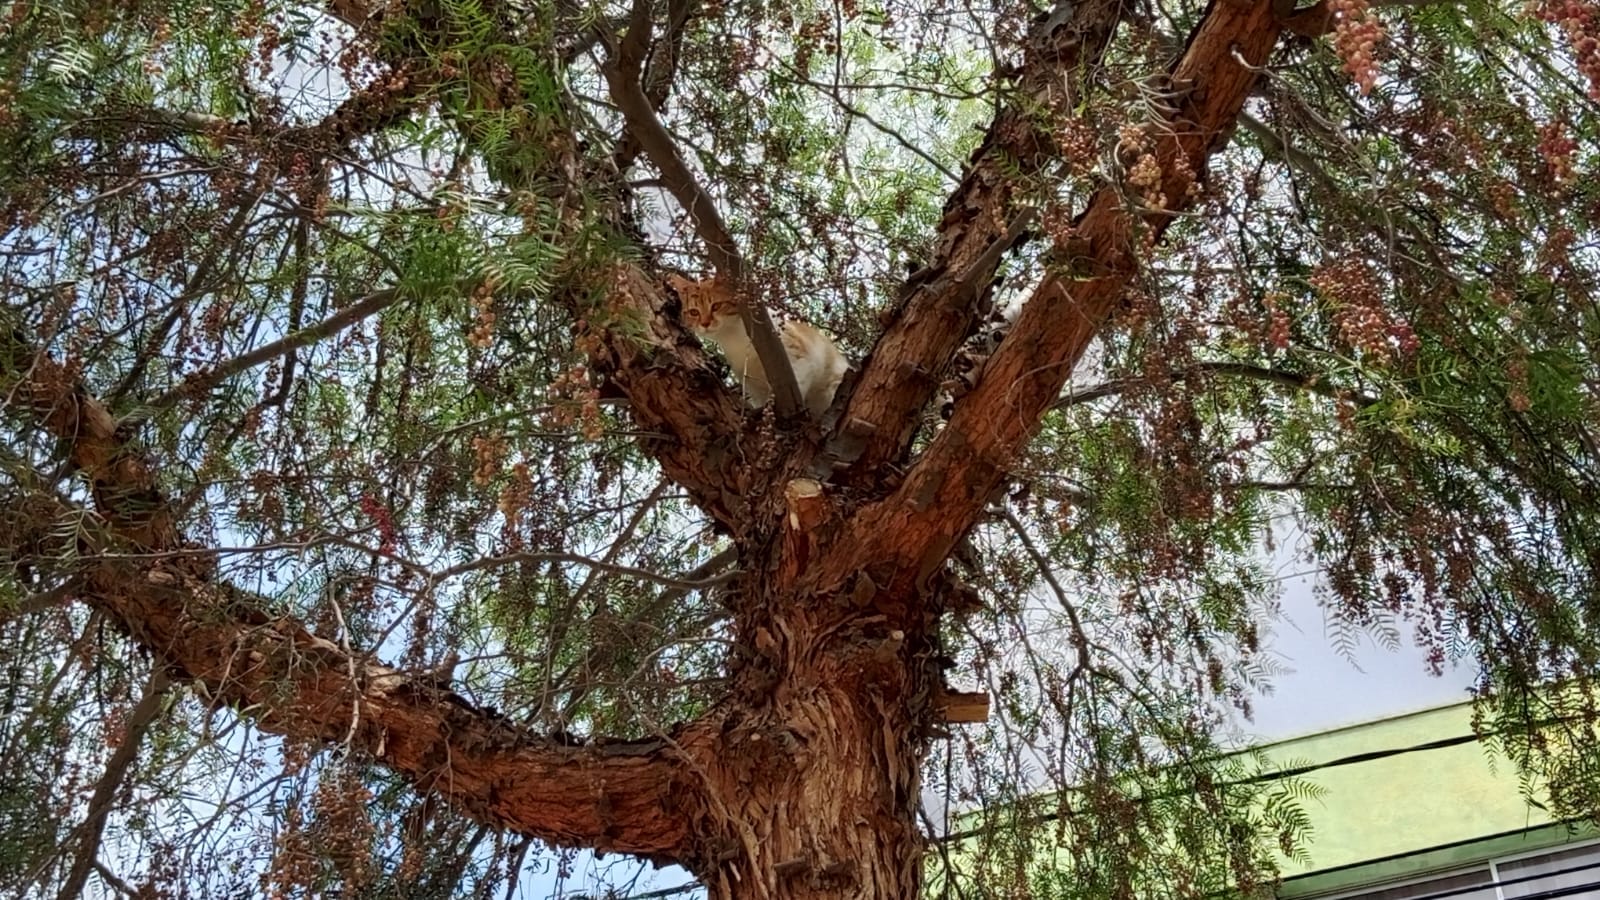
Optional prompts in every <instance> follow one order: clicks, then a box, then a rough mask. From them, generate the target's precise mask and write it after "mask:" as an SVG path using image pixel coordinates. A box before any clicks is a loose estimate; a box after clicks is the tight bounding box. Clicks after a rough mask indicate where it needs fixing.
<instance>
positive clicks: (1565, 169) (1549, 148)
mask: <svg viewBox="0 0 1600 900" xmlns="http://www.w3.org/2000/svg"><path fill="white" fill-rule="evenodd" d="M1538 149H1539V158H1540V159H1543V160H1544V164H1545V167H1546V168H1548V169H1549V170H1550V177H1551V178H1554V179H1555V181H1556V183H1557V184H1560V183H1562V182H1564V181H1569V180H1571V178H1572V174H1573V168H1572V163H1573V155H1574V154H1576V153H1577V152H1578V142H1577V141H1575V140H1573V139H1572V138H1571V137H1570V136H1569V135H1568V134H1567V128H1566V126H1565V125H1563V124H1562V123H1561V122H1559V121H1556V122H1551V123H1550V124H1548V125H1542V126H1540V128H1539V148H1538Z"/></svg>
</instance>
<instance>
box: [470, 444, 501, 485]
mask: <svg viewBox="0 0 1600 900" xmlns="http://www.w3.org/2000/svg"><path fill="white" fill-rule="evenodd" d="M505 458H506V436H505V433H504V432H501V431H491V432H489V433H488V434H480V435H478V436H476V437H474V438H473V439H472V460H473V467H472V483H473V484H475V485H477V486H478V487H483V486H484V485H486V484H488V483H489V482H491V481H493V480H494V478H495V476H496V475H499V474H500V466H501V465H502V464H503V463H504V462H505Z"/></svg>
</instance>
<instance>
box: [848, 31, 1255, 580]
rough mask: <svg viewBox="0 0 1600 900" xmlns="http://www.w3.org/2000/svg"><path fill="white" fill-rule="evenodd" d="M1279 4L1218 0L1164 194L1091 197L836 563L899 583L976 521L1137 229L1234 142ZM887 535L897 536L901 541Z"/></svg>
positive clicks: (1107, 306) (1200, 40)
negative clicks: (991, 347) (977, 367)
mask: <svg viewBox="0 0 1600 900" xmlns="http://www.w3.org/2000/svg"><path fill="white" fill-rule="evenodd" d="M1273 6H1274V3H1273V2H1272V0H1256V2H1254V3H1249V2H1246V0H1230V2H1222V0H1218V2H1214V3H1212V4H1211V7H1210V9H1209V10H1208V11H1207V13H1206V17H1205V19H1204V20H1203V21H1202V22H1201V24H1200V26H1199V27H1198V28H1197V29H1196V30H1195V32H1194V33H1193V34H1192V35H1191V36H1190V39H1189V42H1188V45H1187V48H1186V49H1185V51H1184V54H1183V56H1182V58H1181V59H1180V60H1179V61H1178V63H1177V65H1176V66H1175V67H1174V69H1173V70H1172V72H1171V73H1170V75H1169V79H1170V83H1171V84H1174V85H1181V86H1183V92H1182V93H1181V94H1179V95H1178V96H1177V99H1178V103H1177V104H1176V108H1175V109H1174V111H1173V112H1172V114H1171V115H1170V116H1169V117H1168V119H1167V121H1165V122H1164V123H1162V126H1161V127H1160V129H1159V130H1158V132H1157V133H1156V134H1155V135H1154V136H1155V137H1156V141H1155V151H1154V153H1155V162H1156V164H1157V166H1158V167H1159V169H1160V171H1161V172H1162V176H1163V177H1162V181H1161V184H1160V186H1159V187H1160V193H1161V195H1163V196H1164V197H1166V198H1170V199H1169V200H1168V203H1169V205H1168V206H1167V207H1165V208H1156V207H1154V206H1153V205H1152V206H1145V207H1141V208H1134V207H1133V206H1131V205H1130V203H1129V201H1128V200H1127V198H1126V197H1124V196H1123V194H1122V193H1121V192H1120V191H1119V190H1118V189H1116V188H1115V187H1106V188H1102V189H1101V190H1100V191H1098V192H1097V193H1096V194H1095V195H1094V196H1093V197H1092V198H1091V199H1090V202H1089V205H1088V208H1087V209H1086V210H1085V211H1084V213H1083V214H1082V215H1081V216H1079V217H1078V219H1077V220H1076V221H1075V222H1074V231H1075V240H1074V242H1073V244H1072V246H1070V247H1061V248H1058V252H1060V253H1061V255H1062V256H1063V257H1065V258H1063V259H1062V260H1061V261H1060V264H1059V267H1058V268H1057V269H1056V270H1055V271H1053V272H1052V273H1050V274H1049V275H1047V276H1046V278H1045V279H1044V281H1043V282H1042V283H1041V284H1040V285H1039V287H1038V289H1037V290H1035V291H1034V293H1033V295H1032V296H1031V297H1030V298H1029V299H1028V300H1027V302H1026V303H1025V304H1024V306H1023V308H1022V312H1021V314H1020V315H1019V316H1018V318H1017V321H1016V323H1015V324H1014V325H1013V326H1012V328H1011V332H1010V334H1009V335H1008V337H1007V338H1006V339H1005V340H1004V341H1003V342H1002V343H1001V345H1000V349H999V350H997V351H996V352H995V354H994V355H993V356H992V357H991V358H990V359H989V362H988V364H987V365H986V366H985V368H984V371H983V376H982V379H981V380H980V381H979V382H978V385H977V386H976V387H975V388H974V389H973V390H972V392H971V393H969V394H967V395H966V396H965V397H963V398H962V399H961V400H960V401H959V402H958V403H957V404H956V407H955V412H954V413H953V414H952V416H951V418H950V422H949V424H948V425H947V426H946V428H945V430H944V431H943V432H941V433H940V434H939V436H938V437H937V438H935V439H934V441H933V443H932V444H931V445H930V446H929V447H928V450H927V451H926V452H925V453H923V454H922V456H921V458H920V459H919V460H918V461H917V463H916V465H915V466H914V467H913V468H912V470H911V472H910V473H909V474H908V476H907V477H906V480H905V482H904V483H903V484H902V485H901V486H900V488H899V489H898V490H897V491H896V492H895V493H894V494H892V495H890V496H889V497H888V498H887V499H885V500H884V501H882V502H881V503H879V504H877V505H875V506H874V507H871V508H869V509H867V510H865V511H863V514H862V515H860V516H859V517H858V519H857V522H856V523H855V527H856V536H857V537H858V538H859V540H858V541H854V542H851V541H845V542H841V545H842V548H843V549H841V551H840V552H841V553H843V554H845V555H846V556H847V559H845V560H837V561H834V565H832V566H831V567H830V568H832V569H834V570H837V571H853V570H854V569H855V568H858V567H869V569H870V568H872V567H875V566H882V567H883V568H885V569H888V570H889V571H890V572H892V573H893V575H892V577H893V578H895V579H897V580H899V581H914V580H917V579H921V578H926V577H928V576H930V575H931V573H932V572H933V570H934V569H935V568H936V567H937V566H938V565H939V564H941V563H942V561H943V559H944V558H945V556H946V555H947V554H948V553H949V551H950V549H951V548H952V547H953V546H954V545H955V542H956V541H957V540H958V539H959V538H960V537H961V535H963V534H965V533H966V531H967V529H969V528H970V527H971V526H972V524H973V523H974V522H975V521H976V520H977V518H978V516H979V515H980V514H981V513H982V511H983V509H984V506H985V504H986V503H987V502H988V499H989V497H990V496H991V494H993V492H994V491H995V489H996V488H997V487H998V486H999V485H1000V484H1001V483H1002V481H1003V479H1004V478H1005V477H1006V472H1007V468H1008V467H1009V466H1010V465H1011V464H1012V462H1013V460H1015V458H1016V457H1017V455H1018V454H1019V453H1020V452H1021V450H1022V448H1023V446H1024V445H1025V444H1026V443H1027V441H1029V440H1030V439H1031V438H1032V437H1033V434H1034V432H1035V430H1036V429H1037V428H1038V426H1039V421H1040V419H1041V418H1042V417H1043V415H1044V413H1045V412H1046V411H1047V410H1048V409H1049V408H1050V407H1051V406H1052V405H1053V404H1054V403H1055V402H1056V399H1057V397H1058V396H1059V395H1060V393H1061V389H1062V387H1063V385H1065V384H1066V381H1067V378H1068V377H1069V376H1070V375H1071V374H1072V370H1073V368H1074V367H1075V366H1076V364H1077V362H1078V360H1079V359H1080V358H1081V357H1082V355H1083V352H1084V350H1085V349H1087V348H1088V346H1089V343H1090V342H1091V341H1092V340H1093V339H1094V337H1095V336H1096V335H1097V334H1098V333H1099V331H1100V328H1101V327H1102V326H1103V325H1104V323H1105V322H1106V320H1107V318H1108V317H1109V316H1110V314H1111V312H1112V310H1113V309H1115V307H1116V305H1117V303H1118V302H1120V300H1121V297H1122V294H1123V290H1124V288H1125V287H1126V285H1127V284H1128V281H1129V279H1130V278H1131V277H1132V276H1133V274H1134V272H1135V269H1136V264H1137V257H1136V256H1135V245H1136V240H1137V239H1139V238H1142V239H1143V240H1144V241H1146V242H1148V241H1152V240H1154V239H1157V238H1159V237H1160V236H1161V234H1162V232H1163V231H1164V230H1165V229H1166V227H1167V226H1168V225H1169V224H1171V222H1172V221H1173V220H1174V219H1175V218H1176V213H1177V212H1178V211H1179V210H1180V209H1181V208H1182V207H1184V206H1186V205H1187V204H1188V203H1190V202H1192V198H1193V197H1195V196H1198V195H1199V191H1198V187H1199V186H1198V185H1197V184H1196V180H1197V179H1198V178H1200V177H1201V176H1202V175H1203V173H1204V172H1205V168H1206V161H1207V160H1208V158H1209V157H1210V155H1211V154H1212V153H1214V152H1215V151H1216V150H1217V149H1218V148H1220V147H1221V146H1223V145H1224V144H1225V143H1226V139H1227V136H1228V134H1229V132H1230V130H1231V129H1232V128H1233V126H1234V123H1235V121H1236V120H1237V117H1238V115H1239V111H1240V109H1242V108H1243V105H1244V101H1245V98H1246V97H1247V96H1249V92H1250V89H1251V87H1252V86H1253V85H1254V83H1255V80H1256V77H1257V73H1258V72H1259V71H1260V68H1261V66H1262V65H1264V64H1265V62H1266V60H1267V57H1268V56H1269V55H1270V54H1271V52H1272V49H1273V47H1274V46H1275V45H1276V44H1277V39H1278V33H1279V25H1278V22H1277V20H1276V19H1275V17H1274V14H1273ZM881 535H893V536H894V545H893V546H886V545H885V543H886V542H885V541H883V540H881V539H878V536H881ZM908 553H911V554H914V558H907V554H908ZM885 561H888V562H885ZM894 566H899V567H900V568H898V569H895V568H893V567H894ZM885 577H889V575H888V573H886V575H885ZM903 586H905V587H910V584H905V585H903Z"/></svg>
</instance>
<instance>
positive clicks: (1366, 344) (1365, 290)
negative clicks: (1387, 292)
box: [1311, 258, 1420, 360]
mask: <svg viewBox="0 0 1600 900" xmlns="http://www.w3.org/2000/svg"><path fill="white" fill-rule="evenodd" d="M1311 284H1312V286H1313V287H1315V288H1316V289H1317V291H1318V292H1319V293H1321V294H1322V295H1323V296H1324V297H1326V298H1328V299H1329V300H1330V301H1332V302H1333V304H1334V312H1333V319H1334V323H1335V324H1336V325H1337V326H1338V328H1339V338H1340V340H1342V341H1343V342H1344V343H1345V344H1346V345H1348V346H1349V347H1351V348H1352V349H1354V350H1358V351H1361V352H1362V353H1364V354H1366V355H1368V356H1369V357H1371V358H1372V359H1373V360H1380V359H1386V358H1389V357H1391V356H1394V355H1395V354H1396V353H1398V354H1399V355H1400V356H1410V355H1412V354H1414V353H1416V352H1417V350H1418V348H1419V347H1420V342H1419V341H1418V339H1417V335H1416V332H1415V331H1413V330H1412V328H1411V324H1410V323H1409V322H1407V321H1406V320H1405V319H1404V318H1403V317H1401V316H1398V315H1395V314H1393V313H1390V312H1389V311H1388V310H1386V309H1385V308H1384V305H1383V292H1382V288H1381V285H1380V284H1379V282H1378V280H1377V279H1376V278H1375V277H1373V275H1372V272H1371V271H1369V270H1368V269H1367V267H1366V266H1365V265H1363V264H1362V263H1361V262H1360V261H1359V260H1355V259H1350V258H1345V259H1338V260H1334V261H1333V262H1330V263H1327V264H1325V265H1323V266H1321V267H1320V268H1318V269H1317V271H1316V272H1315V273H1314V274H1313V275H1312V276H1311Z"/></svg>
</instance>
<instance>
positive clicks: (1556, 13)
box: [1529, 0, 1600, 100]
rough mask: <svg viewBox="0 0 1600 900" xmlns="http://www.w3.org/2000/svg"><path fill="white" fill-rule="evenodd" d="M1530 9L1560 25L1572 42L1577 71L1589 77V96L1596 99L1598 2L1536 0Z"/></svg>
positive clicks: (1599, 80)
mask: <svg viewBox="0 0 1600 900" xmlns="http://www.w3.org/2000/svg"><path fill="white" fill-rule="evenodd" d="M1529 6H1530V7H1531V11H1532V12H1533V13H1534V14H1535V15H1537V16H1538V17H1539V18H1541V19H1543V20H1544V21H1546V22H1550V23H1551V24H1554V25H1560V26H1561V30H1562V31H1564V32H1566V35H1567V40H1568V41H1571V42H1572V55H1573V57H1574V60H1575V61H1576V62H1577V64H1578V71H1580V72H1582V73H1583V74H1584V77H1586V78H1588V79H1589V97H1590V98H1591V99H1594V100H1600V3H1597V2H1596V0H1536V2H1530V3H1529Z"/></svg>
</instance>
